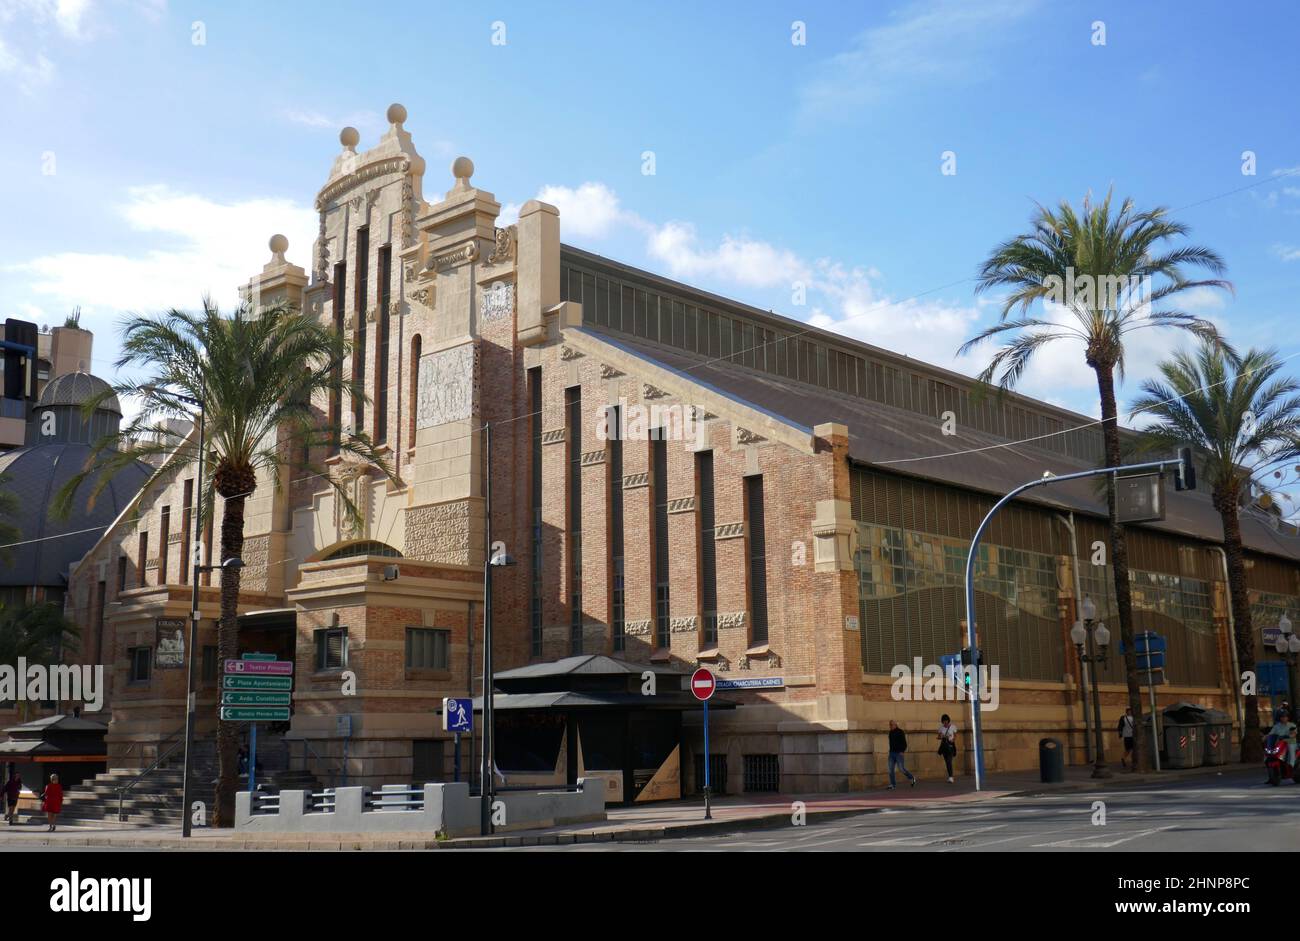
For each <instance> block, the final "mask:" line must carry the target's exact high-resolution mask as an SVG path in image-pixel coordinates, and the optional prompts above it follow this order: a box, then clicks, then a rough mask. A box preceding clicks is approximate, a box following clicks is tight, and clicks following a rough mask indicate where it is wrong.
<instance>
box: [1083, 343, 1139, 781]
mask: <svg viewBox="0 0 1300 941" xmlns="http://www.w3.org/2000/svg"><path fill="white" fill-rule="evenodd" d="M1093 371H1094V372H1096V373H1097V391H1098V392H1100V393H1101V418H1102V425H1101V432H1102V438H1103V440H1104V442H1105V449H1106V466H1107V467H1118V466H1119V465H1120V463H1121V462H1122V460H1123V457H1122V455H1121V454H1120V447H1119V412H1118V408H1117V406H1116V403H1115V375H1114V367H1113V366H1109V365H1102V364H1098V365H1095V366H1094V367H1093ZM1106 508H1107V510H1108V511H1109V515H1110V561H1111V565H1112V567H1113V571H1114V574H1115V607H1116V608H1117V609H1118V613H1119V636H1120V640H1121V641H1122V642H1123V644H1124V679H1125V681H1126V682H1127V683H1128V704H1129V708H1131V709H1132V710H1133V717H1134V722H1135V724H1136V728H1137V731H1138V733H1139V735H1140V734H1141V729H1142V687H1141V686H1140V685H1139V684H1138V668H1137V651H1136V649H1135V645H1134V642H1133V595H1132V587H1133V586H1132V583H1131V582H1130V581H1129V573H1128V541H1127V539H1126V538H1125V535H1124V524H1122V523H1121V522H1120V521H1119V505H1118V499H1117V497H1116V494H1115V481H1114V479H1108V480H1107V481H1106ZM1133 766H1134V768H1136V769H1139V770H1146V766H1147V750H1146V748H1144V747H1143V746H1142V744H1141V743H1140V742H1139V744H1138V746H1137V747H1136V748H1134V749H1133Z"/></svg>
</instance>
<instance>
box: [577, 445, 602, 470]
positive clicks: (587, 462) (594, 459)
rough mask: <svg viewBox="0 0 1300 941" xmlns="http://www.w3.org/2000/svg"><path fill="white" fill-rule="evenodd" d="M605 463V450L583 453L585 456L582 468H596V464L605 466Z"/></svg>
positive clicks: (583, 456)
mask: <svg viewBox="0 0 1300 941" xmlns="http://www.w3.org/2000/svg"><path fill="white" fill-rule="evenodd" d="M604 463H605V449H604V448H601V449H600V450H599V451H584V452H583V455H582V466H583V467H592V466H594V465H596V464H604Z"/></svg>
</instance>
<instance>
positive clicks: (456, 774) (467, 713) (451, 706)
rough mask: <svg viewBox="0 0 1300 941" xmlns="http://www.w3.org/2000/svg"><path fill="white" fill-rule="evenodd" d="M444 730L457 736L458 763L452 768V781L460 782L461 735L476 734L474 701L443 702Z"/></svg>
mask: <svg viewBox="0 0 1300 941" xmlns="http://www.w3.org/2000/svg"><path fill="white" fill-rule="evenodd" d="M442 730H443V731H444V732H454V733H455V735H456V763H455V764H454V765H453V766H452V767H453V772H452V780H453V781H459V780H460V735H461V733H462V732H468V733H470V734H471V735H472V734H474V700H472V699H455V698H450V697H449V698H446V699H444V700H443V701H442Z"/></svg>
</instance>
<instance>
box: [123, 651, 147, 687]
mask: <svg viewBox="0 0 1300 941" xmlns="http://www.w3.org/2000/svg"><path fill="white" fill-rule="evenodd" d="M126 656H127V659H128V660H129V661H130V664H131V668H130V670H131V672H130V673H129V674H128V677H127V682H128V683H138V684H144V683H148V682H149V671H150V668H151V667H152V666H153V648H152V647H131V648H129V649H128V650H127V652H126Z"/></svg>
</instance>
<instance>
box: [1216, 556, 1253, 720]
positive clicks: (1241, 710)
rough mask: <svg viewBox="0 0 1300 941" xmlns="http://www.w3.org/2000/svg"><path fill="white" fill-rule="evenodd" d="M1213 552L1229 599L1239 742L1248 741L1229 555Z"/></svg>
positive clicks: (1229, 640)
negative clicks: (1219, 565) (1215, 554)
mask: <svg viewBox="0 0 1300 941" xmlns="http://www.w3.org/2000/svg"><path fill="white" fill-rule="evenodd" d="M1210 551H1211V552H1217V553H1219V562H1220V563H1221V564H1222V566H1223V588H1224V594H1225V595H1226V596H1227V599H1228V605H1227V607H1228V652H1229V653H1231V654H1232V699H1233V702H1235V703H1236V704H1237V728H1238V729H1239V730H1240V731H1239V735H1240V738H1239V739H1238V740H1239V741H1245V739H1246V708H1245V706H1244V705H1243V704H1242V701H1241V664H1240V663H1239V662H1238V660H1237V623H1236V621H1235V620H1234V619H1233V616H1232V583H1231V582H1230V581H1228V553H1226V552H1224V551H1223V547H1222V546H1210Z"/></svg>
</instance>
